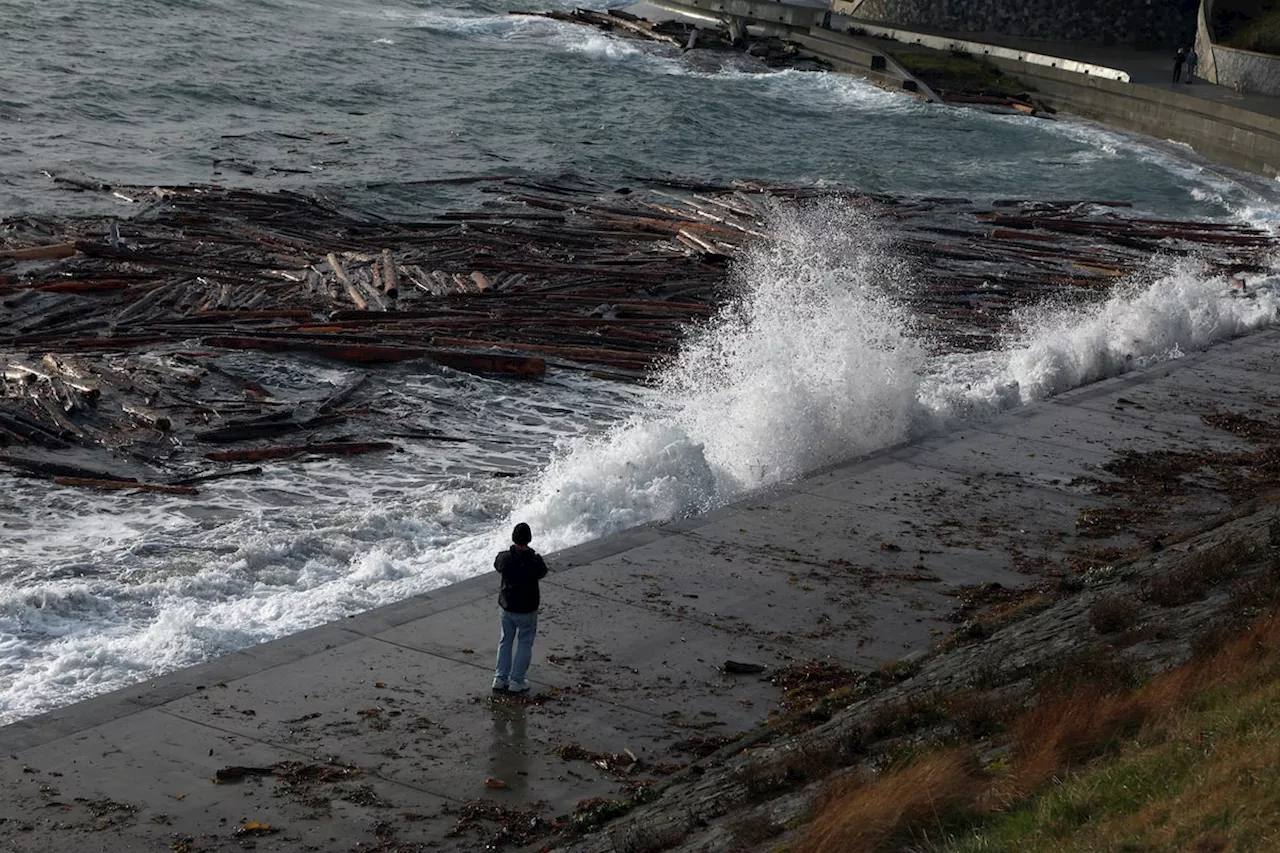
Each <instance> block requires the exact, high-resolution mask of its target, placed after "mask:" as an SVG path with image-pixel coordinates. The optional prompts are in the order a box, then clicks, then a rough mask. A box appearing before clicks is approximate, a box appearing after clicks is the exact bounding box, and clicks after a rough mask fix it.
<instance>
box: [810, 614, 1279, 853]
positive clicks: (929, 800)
mask: <svg viewBox="0 0 1280 853" xmlns="http://www.w3.org/2000/svg"><path fill="white" fill-rule="evenodd" d="M1068 671H1070V670H1068ZM1277 676H1280V617H1276V616H1271V617H1268V618H1266V619H1263V620H1261V621H1259V622H1258V623H1256V624H1255V625H1254V626H1253V628H1252V629H1250V630H1249V631H1247V632H1246V633H1244V634H1243V635H1240V636H1237V637H1234V638H1231V639H1228V640H1226V641H1224V642H1222V644H1221V645H1220V647H1219V648H1218V649H1217V651H1216V652H1213V653H1212V654H1206V655H1204V656H1202V657H1198V658H1195V659H1193V660H1192V661H1190V662H1188V663H1187V664H1185V665H1183V666H1181V667H1178V668H1176V669H1173V670H1170V671H1168V672H1165V673H1163V674H1161V675H1159V676H1157V677H1156V678H1154V679H1152V680H1151V681H1150V682H1148V683H1147V684H1146V685H1144V686H1142V687H1141V688H1139V689H1136V690H1117V689H1114V688H1115V685H1114V684H1108V683H1106V682H1107V679H1104V680H1103V682H1102V683H1098V682H1093V683H1089V682H1084V683H1081V684H1078V685H1076V686H1075V688H1074V689H1070V688H1064V687H1063V686H1059V687H1058V689H1056V690H1053V689H1051V690H1047V691H1045V692H1043V693H1042V694H1041V695H1040V697H1039V701H1038V702H1037V703H1036V704H1035V705H1034V706H1033V707H1031V708H1029V709H1028V710H1026V711H1025V712H1023V713H1022V714H1021V715H1020V716H1019V717H1018V718H1017V719H1016V720H1015V721H1014V722H1013V724H1012V725H1011V727H1010V728H1011V731H1012V733H1013V735H1012V739H1013V746H1014V750H1013V761H1012V764H1011V766H1010V769H1009V771H1008V772H1007V773H1004V774H1002V775H1000V776H998V777H988V776H986V775H985V774H984V773H983V772H982V771H981V770H980V768H978V766H977V764H976V761H975V760H974V758H973V755H972V753H971V752H969V751H968V750H967V749H964V748H950V749H946V750H943V751H938V752H934V753H930V754H927V755H925V756H923V757H921V758H920V759H918V760H917V761H916V762H915V763H913V764H910V765H907V766H905V767H901V768H897V769H893V770H890V771H887V772H885V773H884V774H882V775H881V776H880V777H878V778H877V779H875V780H873V781H871V782H868V783H866V784H860V785H856V786H853V785H849V784H847V783H844V784H840V783H838V784H835V785H833V786H832V787H831V788H830V789H829V791H828V793H827V796H826V797H825V799H824V801H823V802H822V803H821V804H820V806H819V809H818V811H817V814H816V816H815V818H814V820H813V822H812V823H811V824H810V826H809V829H808V831H807V832H806V833H805V835H804V837H803V838H802V839H801V841H800V842H799V843H798V844H797V845H796V847H795V851H796V853H863V852H864V851H865V853H872V851H876V850H883V849H887V848H886V845H888V844H889V843H890V842H893V841H895V840H903V839H910V838H922V837H924V836H926V835H927V836H930V837H934V838H936V837H938V836H939V835H940V834H944V833H945V831H946V829H947V825H948V822H951V823H952V825H954V823H955V821H957V820H958V819H960V818H964V819H965V820H968V821H973V820H977V819H980V818H981V817H982V816H983V815H989V814H990V813H992V812H993V811H996V812H1001V811H1004V810H1007V809H1012V808H1014V807H1016V806H1018V805H1019V804H1021V803H1024V802H1026V801H1027V799H1028V798H1029V797H1031V796H1033V795H1035V794H1036V793H1037V792H1039V791H1041V790H1043V789H1044V788H1045V787H1046V786H1047V785H1048V783H1050V782H1051V781H1053V780H1057V779H1064V778H1066V777H1067V776H1068V775H1069V774H1070V772H1071V771H1072V770H1073V769H1074V768H1078V767H1080V766H1081V765H1082V764H1083V763H1084V762H1087V761H1091V760H1093V759H1096V758H1098V757H1099V756H1101V755H1104V754H1111V753H1117V752H1119V748H1120V747H1121V746H1122V745H1124V744H1129V743H1132V742H1134V741H1135V738H1136V736H1137V735H1138V733H1139V731H1142V732H1143V733H1144V738H1143V739H1144V740H1145V741H1147V742H1155V743H1160V742H1164V741H1168V740H1170V739H1176V738H1177V736H1178V732H1177V725H1178V720H1179V719H1181V718H1182V717H1183V716H1185V712H1186V709H1187V708H1188V706H1189V705H1190V704H1191V703H1193V702H1194V701H1196V700H1197V697H1204V696H1208V695H1212V694H1214V693H1215V691H1217V692H1220V691H1222V690H1224V689H1225V688H1226V687H1228V686H1231V685H1235V686H1236V688H1237V689H1240V685H1244V686H1245V687H1246V688H1248V686H1250V685H1254V686H1256V685H1262V686H1263V687H1265V688H1266V689H1268V690H1270V691H1271V692H1272V693H1273V694H1274V693H1277V692H1280V691H1277V688H1276V685H1275V681H1276V678H1277ZM1190 736H1195V737H1198V735H1196V733H1194V732H1193V733H1191V735H1190ZM1270 748H1271V749H1272V751H1280V747H1278V746H1277V745H1276V744H1271V746H1270ZM1276 758H1277V759H1278V760H1280V755H1277V756H1276ZM1270 760H1271V759H1266V761H1270ZM1256 763H1257V762H1256V761H1254V762H1253V764H1256ZM1253 764H1250V766H1253ZM1261 766H1266V767H1269V768H1274V767H1275V766H1278V765H1277V764H1276V763H1275V762H1272V763H1270V764H1266V763H1265V762H1264V764H1263V765H1261ZM1250 772H1253V771H1250ZM1267 772H1269V773H1270V776H1271V777H1272V778H1274V777H1276V774H1275V773H1274V772H1273V771H1271V770H1268V771H1267ZM1237 787H1239V785H1237ZM1275 787H1276V788H1277V789H1280V783H1277V784H1276V786H1275ZM1120 789H1123V790H1126V791H1127V790H1129V789H1128V788H1125V786H1123V785H1122V786H1120V788H1119V789H1117V791H1120ZM1115 796H1116V797H1121V796H1127V794H1123V793H1117V794H1115ZM1204 796H1206V797H1207V796H1208V794H1207V793H1206V794H1205V795H1204ZM1277 797H1280V794H1277ZM1224 802H1225V801H1224ZM1166 815H1167V810H1166ZM1275 824H1276V829H1277V832H1280V820H1277V821H1276V822H1275ZM1121 837H1122V836H1121ZM1217 838H1218V836H1217V835H1214V834H1213V833H1212V832H1209V833H1207V834H1203V835H1202V836H1201V837H1200V838H1199V839H1198V840H1196V841H1195V844H1193V845H1192V846H1191V847H1189V848H1186V849H1200V848H1204V849H1209V848H1211V847H1212V846H1213V844H1214V843H1215V840H1216V839H1217ZM1276 839H1277V841H1278V842H1280V835H1278V836H1276ZM1178 846H1179V845H1174V847H1178ZM1104 847H1105V845H1104ZM1174 847H1165V848H1158V847H1152V848H1150V849H1174ZM974 849H983V850H985V849H988V848H987V847H984V846H982V844H979V845H978V846H977V847H975V848H974ZM1001 849H1003V848H1001ZM1009 849H1022V848H1019V847H1018V845H1016V844H1014V845H1012V846H1011V847H1010V848H1009ZM1027 849H1032V848H1027ZM1034 849H1039V848H1034ZM1090 849H1093V848H1090ZM1098 849H1102V848H1098ZM1106 849H1110V848H1106ZM1142 849H1148V848H1145V847H1144V848H1142ZM1258 849H1261V848H1258Z"/></svg>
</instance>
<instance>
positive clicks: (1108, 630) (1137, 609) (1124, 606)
mask: <svg viewBox="0 0 1280 853" xmlns="http://www.w3.org/2000/svg"><path fill="white" fill-rule="evenodd" d="M1141 615H1142V605H1141V604H1139V603H1138V600H1137V599H1135V598H1134V597H1133V596H1129V595H1106V596H1103V597H1102V598H1099V599H1098V600H1097V601H1095V602H1094V603H1093V606H1092V607H1090V608H1089V626H1090V627H1091V628H1093V630H1095V631H1097V632H1098V633H1099V634H1113V633H1115V632H1116V631H1127V630H1129V629H1130V628H1132V627H1133V626H1134V625H1136V624H1137V622H1138V617H1139V616H1141Z"/></svg>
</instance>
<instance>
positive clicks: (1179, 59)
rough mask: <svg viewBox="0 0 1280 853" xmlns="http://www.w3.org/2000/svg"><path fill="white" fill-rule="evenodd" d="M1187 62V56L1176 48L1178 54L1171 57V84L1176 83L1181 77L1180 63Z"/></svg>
mask: <svg viewBox="0 0 1280 853" xmlns="http://www.w3.org/2000/svg"><path fill="white" fill-rule="evenodd" d="M1186 61H1187V55H1186V53H1184V52H1183V50H1182V48H1178V52H1177V53H1175V54H1174V55H1173V82H1175V83H1177V82H1178V80H1179V79H1180V78H1181V77H1182V63H1184V62H1186Z"/></svg>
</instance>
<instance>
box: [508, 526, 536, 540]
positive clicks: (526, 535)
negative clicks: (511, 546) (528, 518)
mask: <svg viewBox="0 0 1280 853" xmlns="http://www.w3.org/2000/svg"><path fill="white" fill-rule="evenodd" d="M532 539H533V533H531V532H530V531H529V525H527V524H525V523H524V522H523V521H522V522H520V523H519V524H517V525H516V529H515V530H513V531H511V541H512V542H514V543H516V544H517V545H528V544H529V542H530V540H532Z"/></svg>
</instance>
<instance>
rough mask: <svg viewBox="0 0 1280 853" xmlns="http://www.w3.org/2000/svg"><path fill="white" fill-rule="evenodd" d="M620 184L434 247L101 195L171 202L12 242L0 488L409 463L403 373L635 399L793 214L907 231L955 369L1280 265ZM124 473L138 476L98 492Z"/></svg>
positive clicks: (988, 225) (570, 186)
mask: <svg viewBox="0 0 1280 853" xmlns="http://www.w3.org/2000/svg"><path fill="white" fill-rule="evenodd" d="M628 180H629V181H632V183H631V184H629V185H627V186H617V185H606V184H602V183H598V182H593V181H589V180H584V179H573V178H559V179H557V180H555V181H554V182H549V181H539V180H531V179H526V178H512V179H507V180H504V181H502V182H497V181H493V182H490V183H489V184H488V185H486V187H485V188H484V190H483V192H487V193H491V194H492V195H494V196H495V197H496V198H495V201H494V203H493V204H492V205H487V206H485V207H484V208H482V209H480V210H477V211H473V212H445V213H442V214H440V215H438V216H436V217H435V218H432V219H429V220H424V221H417V222H399V221H387V220H385V219H382V218H380V217H374V216H371V215H365V214H362V213H360V212H359V211H351V210H342V209H339V208H337V207H335V206H333V205H330V204H327V203H323V202H321V201H319V200H317V199H314V198H310V197H307V196H303V195H299V194H297V193H290V192H279V193H265V192H256V191H250V190H226V189H217V188H211V187H170V188H165V189H164V190H163V191H151V190H145V189H142V188H136V187H120V188H113V187H109V186H105V185H104V186H102V187H100V190H101V191H104V192H110V191H113V190H120V191H123V192H125V193H126V194H128V195H129V196H131V197H136V198H152V199H153V201H151V202H150V203H149V204H148V205H147V206H145V207H142V208H141V209H140V210H139V213H138V214H137V215H136V216H135V217H134V218H132V219H130V220H127V221H123V222H122V221H119V220H116V219H113V218H106V217H79V218H71V219H62V220H49V221H39V220H35V219H33V218H31V217H23V218H17V219H13V220H5V221H0V307H2V308H3V311H0V447H5V449H6V452H7V453H8V458H5V457H3V456H0V464H7V465H8V466H9V467H11V468H13V469H15V470H17V471H20V472H22V473H23V475H25V476H42V477H47V478H57V477H60V478H64V479H65V478H71V479H73V480H78V481H100V482H109V483H123V482H129V481H139V482H143V483H145V482H148V481H149V480H150V479H152V475H153V474H154V473H155V472H157V471H163V472H164V474H165V475H164V477H163V479H165V480H167V481H169V482H171V483H173V484H175V485H182V484H183V483H184V482H196V481H197V480H199V479H201V478H207V477H208V476H209V475H210V474H215V473H217V471H218V469H216V468H214V469H210V467H209V466H211V465H213V464H221V463H226V462H232V461H251V460H273V459H284V458H289V457H294V456H297V455H320V454H344V455H346V454H355V453H356V452H369V451H372V450H387V449H391V445H390V444H389V443H387V442H385V441H382V439H384V438H390V437H396V436H397V435H398V433H396V432H395V430H396V427H395V426H394V424H393V423H392V422H391V421H390V420H389V419H387V418H386V417H384V416H381V415H380V414H379V412H378V411H376V410H375V409H371V408H369V404H368V403H362V402H361V400H367V399H371V398H372V395H374V394H375V393H377V386H378V384H379V382H378V379H377V377H378V376H379V372H380V371H382V370H385V368H383V367H381V365H385V364H394V363H402V364H404V363H407V364H410V365H415V366H417V365H420V366H421V367H420V369H421V370H423V371H431V372H443V373H445V374H448V373H449V371H451V370H456V371H465V372H474V373H482V374H486V375H495V376H499V377H506V378H509V379H511V380H519V381H528V380H531V379H536V378H537V377H540V376H542V375H543V374H544V372H545V371H546V370H547V369H548V367H552V368H556V369H569V370H578V371H583V372H585V373H589V374H591V375H593V376H597V377H601V378H605V379H609V380H622V381H637V380H641V379H643V378H644V377H645V376H646V375H647V374H648V373H649V371H650V370H651V369H652V368H653V367H654V365H655V364H657V363H658V362H659V361H660V360H662V359H664V358H668V357H670V356H671V355H672V354H674V353H675V352H676V351H677V349H678V347H679V344H680V341H681V339H682V335H684V334H685V332H686V330H687V329H688V328H689V327H690V326H691V325H693V324H695V323H698V322H702V321H705V320H706V319H707V318H708V317H709V316H711V315H712V314H713V313H714V312H715V311H716V310H717V308H718V306H719V305H720V304H721V303H722V302H723V301H724V299H725V298H726V296H727V294H728V293H729V290H728V287H727V284H728V282H727V276H728V273H727V269H728V266H727V265H728V263H729V262H730V261H731V259H732V258H734V257H735V256H737V255H739V254H740V253H741V252H742V250H743V249H744V248H745V247H747V246H749V245H751V244H752V243H754V242H756V241H759V240H762V239H768V237H767V235H768V234H769V233H770V230H771V225H770V222H769V219H768V215H767V214H766V211H768V210H770V209H771V208H773V207H774V206H778V205H782V206H786V205H794V204H803V203H806V202H811V201H815V200H823V201H825V202H826V203H835V204H841V205H846V206H849V207H856V208H858V209H860V210H865V211H870V212H871V214H872V215H873V216H874V217H876V218H878V219H880V220H882V221H885V222H888V223H890V224H891V227H892V228H893V230H894V236H895V241H896V242H895V244H894V246H893V251H894V252H895V253H896V254H897V255H898V256H899V257H900V258H901V259H902V260H904V261H905V262H906V264H907V265H908V266H909V267H910V268H911V274H910V276H909V277H910V278H911V280H912V286H911V287H909V288H904V290H903V292H902V293H900V294H898V295H899V296H900V298H902V299H903V300H905V301H907V302H909V303H910V305H911V307H912V308H913V310H914V311H915V312H916V314H917V315H918V318H919V324H920V327H921V328H922V329H923V330H925V331H926V332H928V334H929V340H930V342H931V344H932V345H933V346H935V347H936V348H937V349H939V350H946V351H955V350H962V349H968V350H973V349H987V348H991V347H993V346H995V345H997V344H998V342H999V340H1000V338H999V335H1000V332H1001V330H1002V328H1003V326H1004V323H1005V322H1006V320H1007V318H1008V317H1009V316H1010V314H1011V313H1012V312H1013V311H1015V310H1016V309H1018V308H1020V307H1022V306H1026V305H1030V304H1035V303H1038V302H1041V301H1043V300H1044V299H1045V298H1046V296H1049V295H1053V296H1054V297H1055V299H1057V300H1059V301H1063V300H1066V301H1070V300H1072V299H1075V300H1081V299H1097V298H1099V297H1101V296H1105V295H1106V294H1107V293H1108V292H1109V291H1110V289H1111V288H1112V287H1114V286H1115V284H1116V282H1117V281H1119V280H1122V279H1124V278H1125V276H1127V275H1129V274H1131V273H1133V272H1134V271H1136V270H1141V269H1143V268H1144V266H1145V265H1146V264H1148V263H1149V260H1150V258H1151V257H1152V256H1153V255H1155V254H1157V253H1160V254H1163V255H1166V256H1168V255H1180V254H1185V255H1195V256H1197V257H1202V258H1205V259H1207V260H1208V261H1209V262H1210V263H1211V264H1212V265H1213V266H1214V267H1215V268H1216V269H1217V270H1219V271H1221V272H1223V273H1225V274H1228V275H1230V274H1235V273H1240V272H1245V273H1247V272H1250V271H1262V270H1263V269H1265V268H1266V266H1265V265H1266V258H1267V256H1268V255H1269V254H1270V253H1271V252H1272V251H1273V250H1274V248H1275V240H1274V238H1273V237H1272V235H1270V234H1268V233H1265V232H1263V231H1259V230H1257V229H1254V228H1250V227H1248V226H1244V225H1239V224H1224V223H1213V222H1191V221H1171V220H1158V219H1147V218H1138V217H1131V216H1127V215H1125V214H1124V213H1123V208H1124V206H1125V204H1126V203H1125V202H1123V201H1109V200H1071V201H1062V202H1030V201H1018V200H1000V201H997V202H993V203H991V204H987V205H981V204H973V203H970V202H968V201H965V200H963V199H952V198H913V199H900V198H893V197H889V196H883V195H870V194H866V193H861V192H856V191H852V190H847V189H837V188H822V189H819V188H800V187H778V186H769V185H765V184H760V183H754V182H748V181H735V182H732V183H728V184H723V185H715V184H708V183H696V182H680V181H673V180H668V181H652V180H644V179H640V178H635V179H631V178H629V179H628ZM68 247H71V248H73V249H74V251H69V249H68ZM260 353H284V354H286V355H285V356H284V357H286V358H300V357H306V358H319V359H329V360H333V361H335V362H338V363H345V364H348V365H360V366H365V365H367V366H368V371H369V372H362V373H359V374H356V378H355V379H350V380H347V381H346V382H345V383H342V384H340V385H336V386H329V385H326V386H324V387H322V388H318V389H316V390H315V393H314V394H312V395H304V396H305V399H302V398H299V397H298V395H297V394H294V395H292V396H289V395H284V396H281V397H277V396H275V393H276V392H273V391H272V390H270V389H268V388H266V387H264V386H263V385H262V384H259V383H260V381H261V379H262V377H261V376H260V375H258V374H257V373H256V371H255V369H254V368H253V367H252V365H253V364H254V363H255V362H254V359H255V357H260V358H267V356H259V355H258V354H260ZM276 358H279V356H276ZM246 365H250V366H248V367H246ZM401 369H404V368H401ZM410 369H418V368H417V367H411V368H410ZM371 379H372V380H373V381H370V380H371ZM282 436H289V440H288V442H287V443H285V444H281V443H279V442H280V439H281V437H282ZM356 448H364V450H359V451H357V450H356ZM105 456H110V457H111V458H110V459H105V458H102V457H105ZM121 460H127V462H128V466H134V467H136V468H137V470H129V471H127V472H122V474H123V475H105V474H104V475H99V474H98V473H93V472H102V471H116V470H119V469H120V468H121V467H122V466H121V464H120V462H121ZM128 466H125V467H128ZM86 472H88V473H86ZM121 488H123V487H121ZM135 488H136V487H135Z"/></svg>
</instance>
